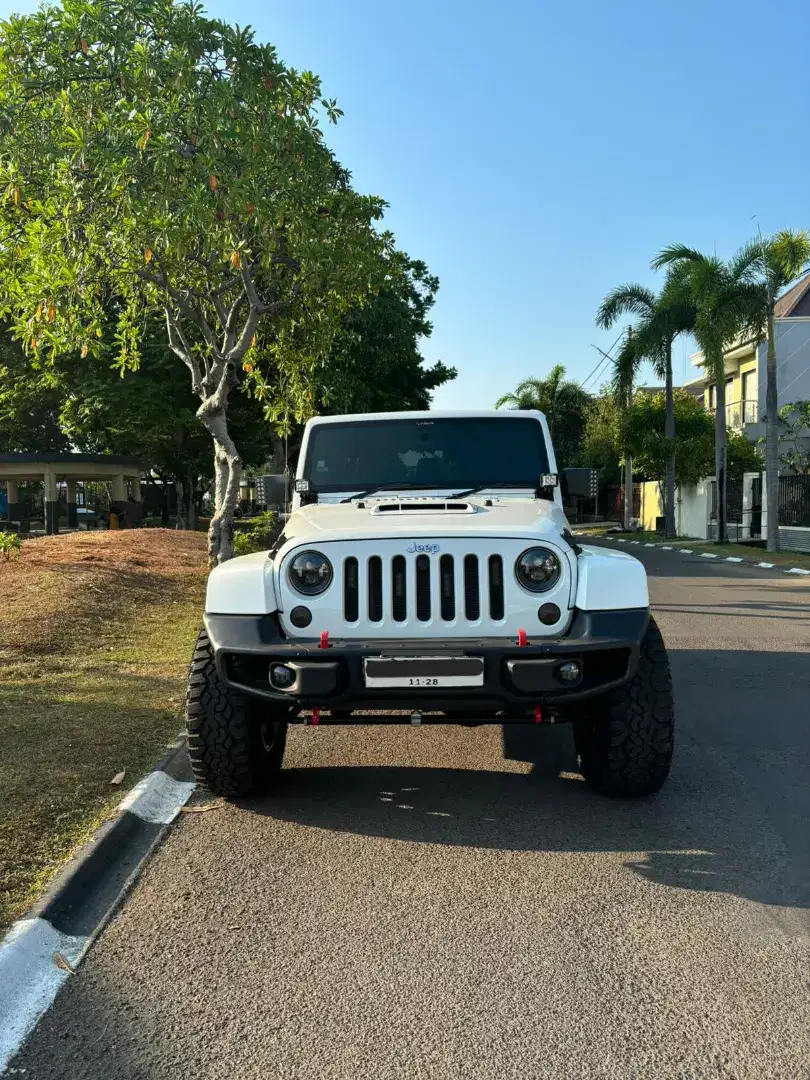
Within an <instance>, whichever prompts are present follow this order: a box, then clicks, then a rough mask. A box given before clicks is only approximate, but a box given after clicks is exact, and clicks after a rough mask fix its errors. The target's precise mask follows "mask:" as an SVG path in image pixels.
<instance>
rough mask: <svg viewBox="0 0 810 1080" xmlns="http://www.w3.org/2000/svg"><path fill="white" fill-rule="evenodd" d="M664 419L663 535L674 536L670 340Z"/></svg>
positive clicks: (673, 411) (673, 450) (673, 441)
mask: <svg viewBox="0 0 810 1080" xmlns="http://www.w3.org/2000/svg"><path fill="white" fill-rule="evenodd" d="M666 368H667V370H666V419H665V421H664V438H665V439H666V442H667V472H666V481H665V488H666V503H665V508H664V520H665V529H664V532H665V535H666V537H667V539H670V540H671V539H672V538H673V537H674V536H675V399H674V397H673V395H672V339H671V338H669V339H668V340H667V356H666Z"/></svg>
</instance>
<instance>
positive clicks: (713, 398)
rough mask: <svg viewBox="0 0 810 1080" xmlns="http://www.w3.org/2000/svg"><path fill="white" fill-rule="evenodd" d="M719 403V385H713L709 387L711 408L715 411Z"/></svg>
mask: <svg viewBox="0 0 810 1080" xmlns="http://www.w3.org/2000/svg"><path fill="white" fill-rule="evenodd" d="M716 405H717V387H716V386H714V385H712V386H710V387H709V409H711V411H712V412H714V409H715V406H716Z"/></svg>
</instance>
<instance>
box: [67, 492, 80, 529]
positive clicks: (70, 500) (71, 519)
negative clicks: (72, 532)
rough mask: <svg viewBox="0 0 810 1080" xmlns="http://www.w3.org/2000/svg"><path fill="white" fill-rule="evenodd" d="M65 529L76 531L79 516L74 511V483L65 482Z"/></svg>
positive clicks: (75, 510)
mask: <svg viewBox="0 0 810 1080" xmlns="http://www.w3.org/2000/svg"><path fill="white" fill-rule="evenodd" d="M66 509H67V527H68V528H69V529H78V527H79V514H78V511H77V509H76V481H75V480H68V481H67V506H66Z"/></svg>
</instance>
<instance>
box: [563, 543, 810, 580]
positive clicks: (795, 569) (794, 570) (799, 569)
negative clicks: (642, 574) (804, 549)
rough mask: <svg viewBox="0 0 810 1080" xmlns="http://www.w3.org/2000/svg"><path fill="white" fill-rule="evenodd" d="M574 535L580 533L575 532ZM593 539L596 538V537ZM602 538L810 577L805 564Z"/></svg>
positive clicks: (809, 571)
mask: <svg viewBox="0 0 810 1080" xmlns="http://www.w3.org/2000/svg"><path fill="white" fill-rule="evenodd" d="M574 535H575V536H576V535H578V534H577V533H574ZM579 535H580V536H582V537H584V538H585V539H587V537H586V536H585V534H584V533H580V534H579ZM593 539H596V538H595V537H594V538H593ZM598 539H600V540H610V541H611V542H612V543H614V544H635V545H636V546H639V545H642V544H643V546H644V547H647V548H657V549H658V551H674V552H675V553H676V554H677V555H695V556H698V557H699V558H702V559H718V560H719V561H720V562H730V563H737V564H738V565H742V566H754V567H756V568H757V569H762V570H782V571H783V573H785V574H797V575H799V576H801V577H810V570H805V568H804V567H803V566H791V567H787V566H776V565H775V564H774V563H769V562H755V561H754V560H753V559H743V558H740V557H739V556H737V555H714V554H712V553H711V552H708V551H693V550H692V548H675V547H672V546H671V545H669V544H650V543H648V542H647V541H642V540H628V539H627V537H626V536H611V535H610V534H609V533H606V534H605V535H604V536H600V537H599V538H598Z"/></svg>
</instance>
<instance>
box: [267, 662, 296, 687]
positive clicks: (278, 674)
mask: <svg viewBox="0 0 810 1080" xmlns="http://www.w3.org/2000/svg"><path fill="white" fill-rule="evenodd" d="M294 682H295V672H294V671H293V669H292V668H289V667H287V665H286V664H273V665H272V667H271V668H270V685H271V686H272V687H273V689H274V690H289V689H290V687H291V686H292V684H293V683H294Z"/></svg>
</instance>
